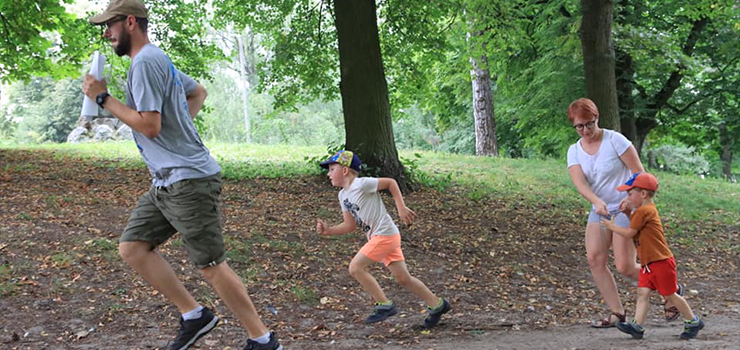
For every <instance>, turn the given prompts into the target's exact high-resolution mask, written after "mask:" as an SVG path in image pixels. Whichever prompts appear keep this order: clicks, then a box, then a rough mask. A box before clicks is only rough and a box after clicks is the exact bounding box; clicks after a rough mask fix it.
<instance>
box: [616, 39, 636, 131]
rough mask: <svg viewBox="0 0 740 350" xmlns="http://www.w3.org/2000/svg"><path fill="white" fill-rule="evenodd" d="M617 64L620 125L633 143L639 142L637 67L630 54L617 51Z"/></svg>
mask: <svg viewBox="0 0 740 350" xmlns="http://www.w3.org/2000/svg"><path fill="white" fill-rule="evenodd" d="M615 51H616V55H617V56H616V57H617V59H616V63H615V67H616V70H615V76H616V78H617V100H618V101H619V115H620V119H619V125H620V127H621V128H622V134H624V136H626V137H627V138H628V139H629V140H630V141H632V142H633V143H634V142H635V140H637V128H636V127H637V125H636V124H635V121H636V119H637V118H636V116H635V99H634V97H632V91H634V90H635V87H634V76H635V67H634V65H633V61H632V56H630V54H629V53H627V52H624V51H622V50H619V48H617V49H615Z"/></svg>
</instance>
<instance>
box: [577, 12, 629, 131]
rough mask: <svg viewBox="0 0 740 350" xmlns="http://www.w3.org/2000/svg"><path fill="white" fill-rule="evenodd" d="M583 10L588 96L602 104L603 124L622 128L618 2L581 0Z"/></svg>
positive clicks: (582, 21) (582, 35)
mask: <svg viewBox="0 0 740 350" xmlns="http://www.w3.org/2000/svg"><path fill="white" fill-rule="evenodd" d="M581 11H582V13H583V19H582V20H581V29H580V30H579V32H580V36H581V46H582V47H583V68H584V73H585V78H586V97H588V98H590V99H591V100H593V101H594V103H596V106H597V107H598V108H599V115H600V116H599V126H601V127H604V128H607V129H612V130H617V131H619V130H620V125H619V106H618V105H617V87H616V79H615V77H614V48H613V47H612V40H611V32H612V21H613V12H614V3H613V2H612V1H610V0H581Z"/></svg>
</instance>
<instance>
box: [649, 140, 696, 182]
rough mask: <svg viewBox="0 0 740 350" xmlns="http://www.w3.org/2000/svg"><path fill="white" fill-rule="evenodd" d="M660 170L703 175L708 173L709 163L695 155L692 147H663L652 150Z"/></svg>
mask: <svg viewBox="0 0 740 350" xmlns="http://www.w3.org/2000/svg"><path fill="white" fill-rule="evenodd" d="M650 152H652V153H653V154H654V155H655V157H656V158H657V160H658V164H660V167H661V169H662V170H665V171H669V172H672V173H674V174H696V175H703V174H706V173H708V172H709V162H707V160H706V159H704V157H702V156H700V155H697V154H696V151H695V150H694V148H693V147H685V146H680V145H679V146H677V145H665V146H660V147H657V148H655V149H652V150H651V151H650Z"/></svg>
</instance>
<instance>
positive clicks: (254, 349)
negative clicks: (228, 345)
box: [244, 332, 283, 350]
mask: <svg viewBox="0 0 740 350" xmlns="http://www.w3.org/2000/svg"><path fill="white" fill-rule="evenodd" d="M244 350H283V346H282V345H280V343H278V341H277V337H275V332H272V333H270V341H269V342H268V343H267V344H260V343H258V342H256V341H254V340H252V339H247V346H246V347H244Z"/></svg>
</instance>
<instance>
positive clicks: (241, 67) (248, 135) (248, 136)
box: [236, 33, 252, 143]
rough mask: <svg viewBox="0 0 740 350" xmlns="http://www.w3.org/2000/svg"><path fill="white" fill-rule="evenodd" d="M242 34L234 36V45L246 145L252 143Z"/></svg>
mask: <svg viewBox="0 0 740 350" xmlns="http://www.w3.org/2000/svg"><path fill="white" fill-rule="evenodd" d="M242 35H243V33H239V34H237V36H236V44H237V45H238V46H239V73H240V74H241V77H242V81H241V88H242V107H243V108H244V129H245V131H244V135H245V137H244V140H245V141H246V143H251V142H252V123H251V122H250V121H249V88H250V86H248V85H249V81H247V71H246V68H245V65H246V62H245V59H244V40H243V39H242Z"/></svg>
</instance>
